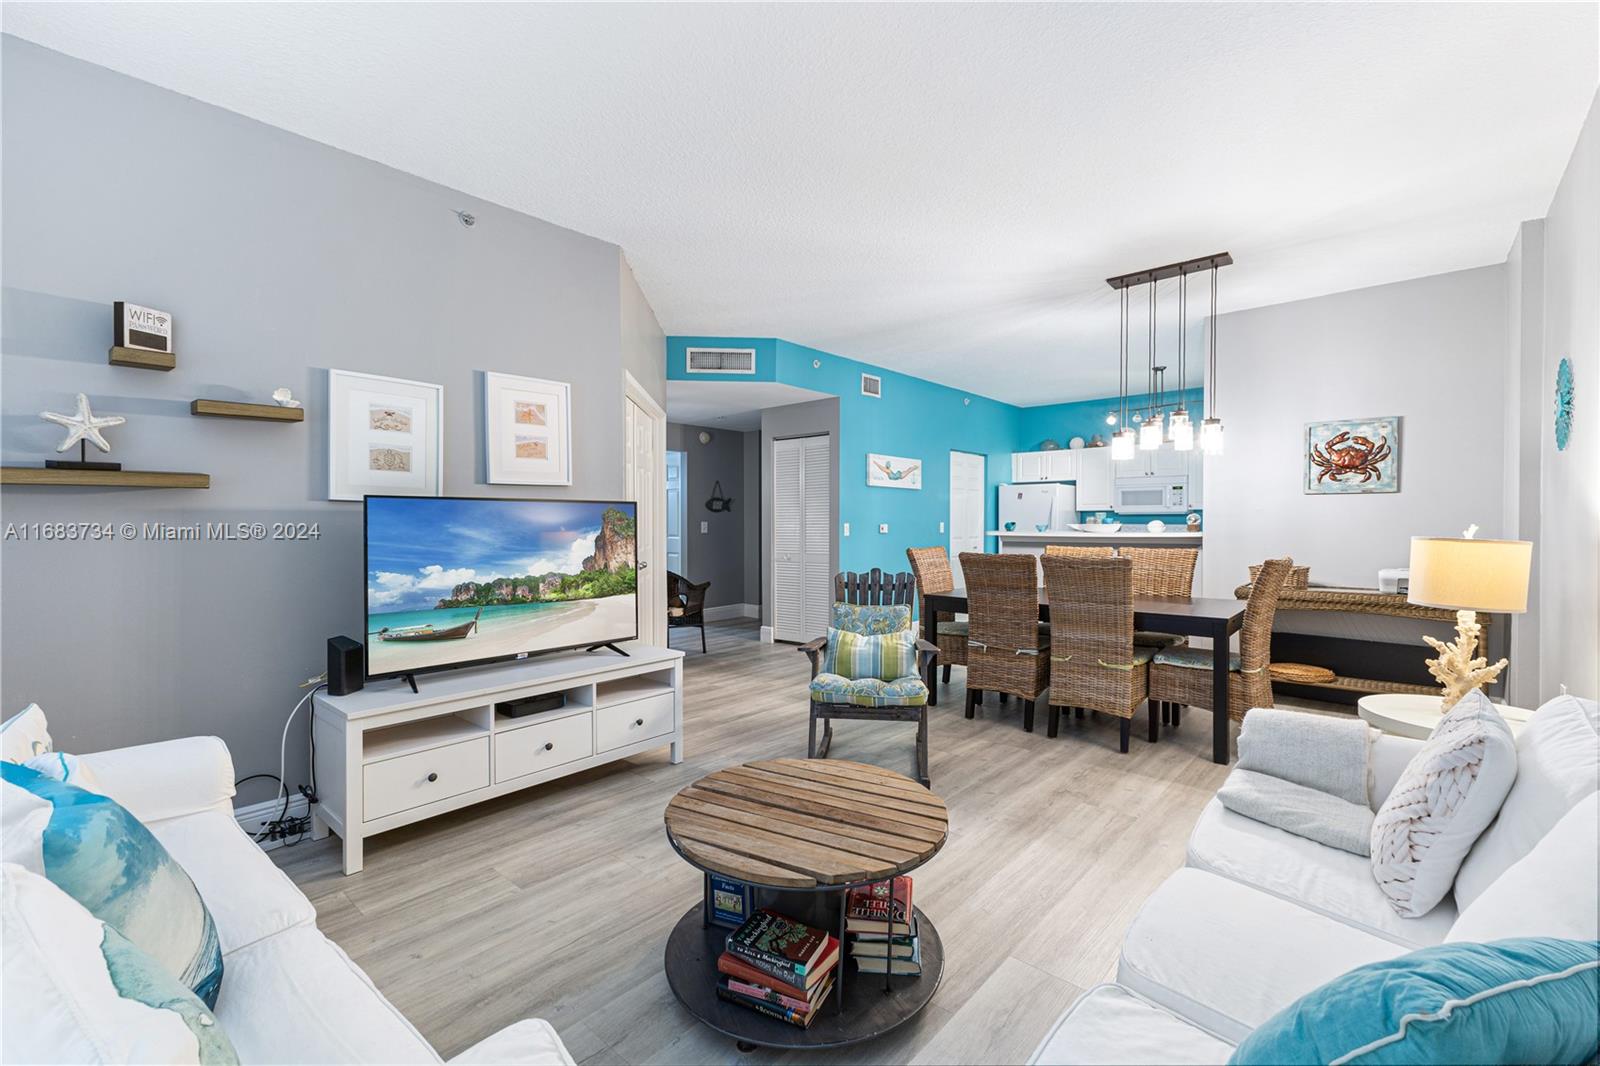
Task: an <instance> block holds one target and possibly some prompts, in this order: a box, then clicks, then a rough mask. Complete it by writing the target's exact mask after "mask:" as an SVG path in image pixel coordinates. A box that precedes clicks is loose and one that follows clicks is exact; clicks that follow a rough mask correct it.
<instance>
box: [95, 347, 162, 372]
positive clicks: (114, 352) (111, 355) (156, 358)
mask: <svg viewBox="0 0 1600 1066" xmlns="http://www.w3.org/2000/svg"><path fill="white" fill-rule="evenodd" d="M106 356H107V358H108V359H110V360H111V365H112V366H131V367H133V368H135V369H136V370H171V369H172V368H173V367H175V366H177V365H178V357H177V356H175V355H173V354H172V353H171V352H148V351H145V350H144V349H143V348H112V349H111V351H109V352H107V353H106Z"/></svg>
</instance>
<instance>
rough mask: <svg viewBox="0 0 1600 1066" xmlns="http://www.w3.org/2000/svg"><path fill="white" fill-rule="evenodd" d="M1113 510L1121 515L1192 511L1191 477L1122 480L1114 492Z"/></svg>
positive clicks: (1116, 483)
mask: <svg viewBox="0 0 1600 1066" xmlns="http://www.w3.org/2000/svg"><path fill="white" fill-rule="evenodd" d="M1111 509H1112V510H1114V511H1116V512H1117V513H1118V514H1175V513H1179V512H1183V511H1187V510H1188V509H1189V478H1188V476H1187V475H1184V474H1178V475H1175V476H1172V477H1161V476H1159V475H1151V476H1146V477H1119V478H1117V479H1116V481H1115V482H1114V487H1113V490H1112V493H1111Z"/></svg>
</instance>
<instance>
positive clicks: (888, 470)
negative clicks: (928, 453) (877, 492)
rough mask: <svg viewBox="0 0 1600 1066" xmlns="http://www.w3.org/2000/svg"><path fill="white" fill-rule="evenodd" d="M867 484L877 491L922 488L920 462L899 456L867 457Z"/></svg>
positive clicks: (875, 454)
mask: <svg viewBox="0 0 1600 1066" xmlns="http://www.w3.org/2000/svg"><path fill="white" fill-rule="evenodd" d="M867 484H868V485H869V486H871V487H873V488H878V489H920V488H922V460H921V459H907V458H905V457H904V456H900V455H879V454H877V453H876V452H873V453H869V454H868V455H867Z"/></svg>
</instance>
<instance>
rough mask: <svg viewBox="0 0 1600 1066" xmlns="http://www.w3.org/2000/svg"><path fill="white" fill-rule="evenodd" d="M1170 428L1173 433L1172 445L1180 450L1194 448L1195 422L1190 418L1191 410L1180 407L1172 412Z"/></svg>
mask: <svg viewBox="0 0 1600 1066" xmlns="http://www.w3.org/2000/svg"><path fill="white" fill-rule="evenodd" d="M1168 428H1169V430H1170V432H1171V434H1172V446H1173V448H1175V449H1176V450H1178V451H1180V452H1190V451H1193V450H1194V423H1193V422H1191V421H1190V420H1189V412H1188V411H1187V410H1186V409H1185V408H1182V407H1180V408H1178V409H1177V410H1176V411H1174V412H1172V418H1171V419H1170V420H1169V424H1168Z"/></svg>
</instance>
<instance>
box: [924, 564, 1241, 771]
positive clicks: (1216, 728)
mask: <svg viewBox="0 0 1600 1066" xmlns="http://www.w3.org/2000/svg"><path fill="white" fill-rule="evenodd" d="M966 613H967V590H966V589H965V588H959V587H958V588H952V589H950V590H949V591H947V592H927V593H924V594H923V597H922V637H923V639H924V640H926V641H929V642H930V643H932V642H934V619H935V618H937V617H938V616H939V615H941V614H966ZM1039 620H1040V621H1041V622H1048V621H1050V601H1049V599H1048V598H1047V597H1046V596H1045V591H1044V589H1043V588H1040V589H1039ZM1243 624H1244V601H1242V600H1238V599H1221V598H1217V597H1211V596H1135V597H1134V598H1133V628H1134V629H1137V630H1141V631H1144V632H1151V633H1173V634H1177V635H1179V636H1185V637H1209V638H1211V646H1212V647H1213V648H1219V649H1222V650H1224V651H1226V650H1227V648H1228V646H1229V638H1230V637H1231V636H1232V635H1233V634H1235V633H1237V632H1238V631H1239V627H1240V626H1241V625H1243ZM935 669H936V665H930V666H929V667H928V676H927V678H926V681H927V685H928V691H929V692H930V693H931V692H933V691H934V681H935V676H934V671H935ZM1228 749H1229V736H1228V656H1227V655H1226V654H1223V655H1213V656H1212V657H1211V761H1212V762H1216V763H1223V764H1226V763H1227V761H1228Z"/></svg>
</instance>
